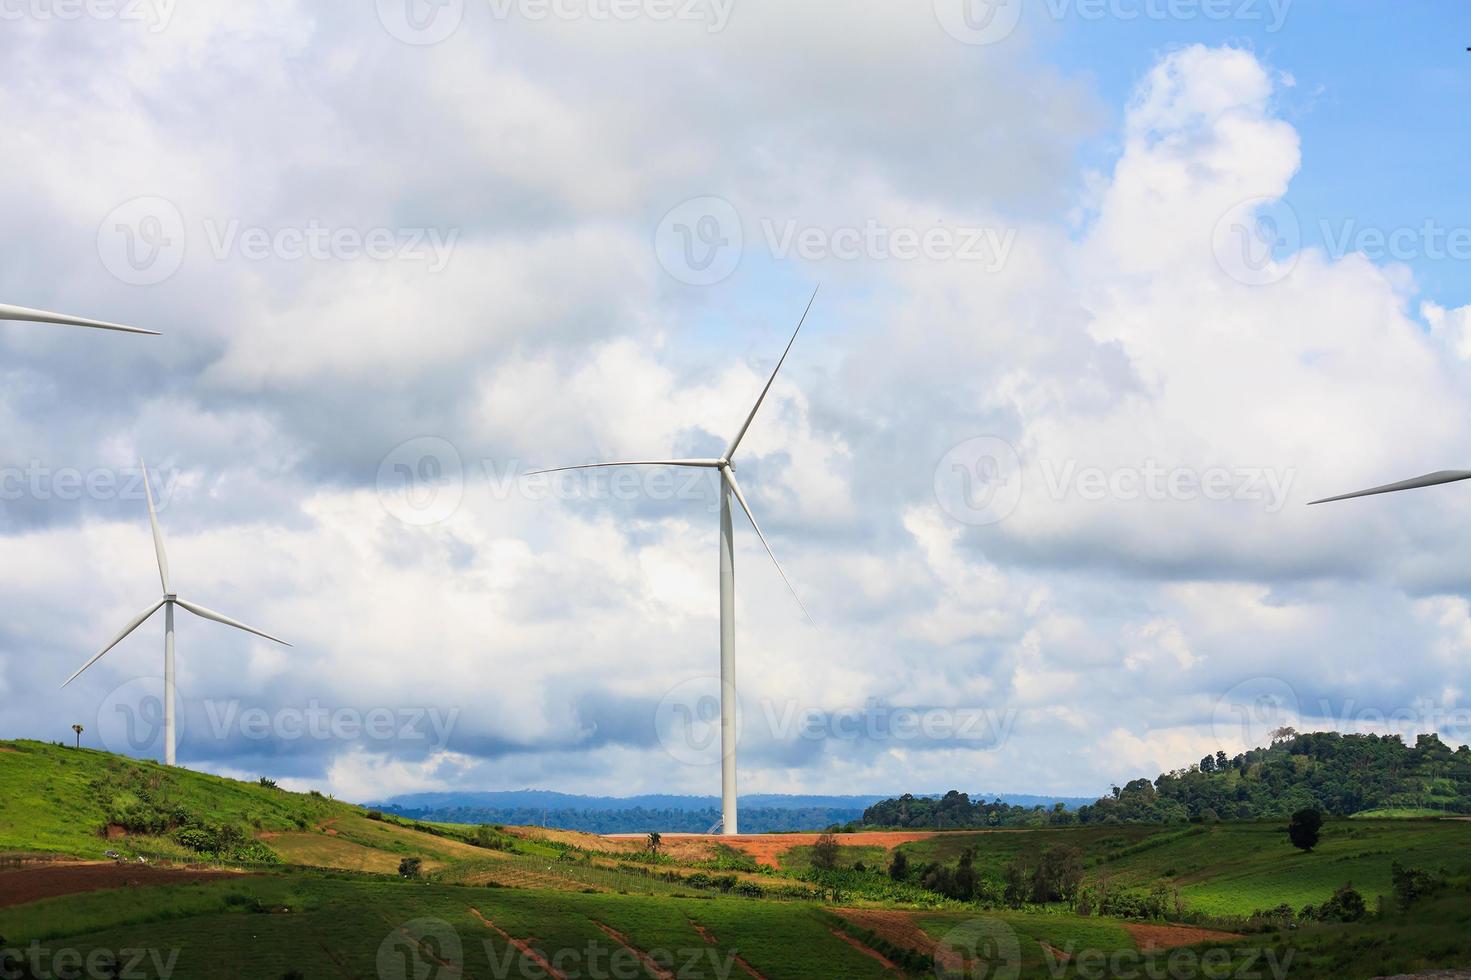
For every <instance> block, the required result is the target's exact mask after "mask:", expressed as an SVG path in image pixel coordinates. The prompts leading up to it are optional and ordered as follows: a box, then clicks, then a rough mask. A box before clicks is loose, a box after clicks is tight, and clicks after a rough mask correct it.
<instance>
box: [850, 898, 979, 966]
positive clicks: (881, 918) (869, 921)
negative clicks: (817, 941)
mask: <svg viewBox="0 0 1471 980" xmlns="http://www.w3.org/2000/svg"><path fill="white" fill-rule="evenodd" d="M833 911H835V912H837V914H838V915H840V916H842V917H843V918H844V919H846V920H847V921H849V922H851V923H853V924H854V925H855V926H858V927H859V928H862V929H872V930H873V931H874V932H875V933H877V934H878V935H880V936H882V937H883V938H884V939H886V940H887V941H889V942H891V943H893V944H894V945H895V946H902V947H904V948H905V949H913V950H917V951H918V952H920V953H923V954H924V955H926V956H929V957H932V958H933V959H934V961H935V964H936V966H938V967H940V968H942V969H944V970H946V971H949V972H954V973H964V972H965V970H966V962H965V959H964V957H962V956H961V955H960V954H959V953H957V952H956V951H955V950H953V949H951V948H949V947H948V946H943V945H941V944H940V943H938V942H936V941H935V939H934V938H933V937H932V936H931V935H930V934H929V933H927V932H925V931H924V930H923V929H921V928H920V927H919V926H918V925H916V924H915V921H914V916H913V914H911V913H909V912H900V911H898V910H896V909H834V910H833Z"/></svg>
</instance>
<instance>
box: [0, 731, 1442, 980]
mask: <svg viewBox="0 0 1471 980" xmlns="http://www.w3.org/2000/svg"><path fill="white" fill-rule="evenodd" d="M0 785H3V786H4V787H5V790H6V792H5V793H4V794H3V795H0V936H3V937H4V938H0V975H5V976H21V977H27V976H38V977H39V976H65V975H70V974H69V973H67V972H66V971H65V970H64V969H62V967H61V963H60V962H59V960H55V961H53V960H45V961H43V962H40V963H39V964H38V965H37V968H36V970H35V972H33V973H30V972H25V968H24V967H23V968H22V970H21V972H19V973H17V972H15V969H14V968H15V966H17V965H18V964H19V959H18V958H19V957H22V956H24V957H30V956H31V955H32V954H31V950H32V949H33V948H35V947H33V946H32V945H31V944H33V943H37V942H39V943H41V944H42V949H41V953H42V954H46V955H49V954H47V951H48V950H51V951H62V950H77V951H80V952H82V953H86V954H87V955H93V954H96V955H99V956H100V957H102V958H103V960H104V961H105V960H106V959H107V957H109V956H112V955H114V954H115V953H117V952H118V951H122V952H126V951H128V950H136V949H145V950H155V951H159V954H160V955H161V956H177V962H171V963H170V964H164V965H165V966H168V967H169V968H170V969H171V970H172V971H173V972H172V973H171V974H167V975H175V976H188V977H202V978H206V980H208V978H215V977H218V978H221V980H223V978H225V977H238V976H260V977H265V978H267V980H272V978H286V977H292V976H298V977H299V976H302V975H305V976H313V977H315V976H389V975H393V976H409V975H413V976H421V977H422V976H426V975H464V976H481V977H484V976H511V975H517V976H544V975H555V974H552V973H550V972H549V971H547V970H546V969H545V966H544V964H545V963H547V962H549V961H550V960H553V959H558V961H559V962H562V963H563V964H564V965H565V966H567V967H568V969H567V970H566V971H565V972H563V973H562V975H565V976H569V977H570V976H573V975H584V976H591V975H609V974H608V972H607V970H606V967H607V964H608V963H609V962H610V959H609V958H610V957H612V956H620V957H623V958H624V961H626V964H627V965H628V966H629V969H628V970H627V971H620V972H618V973H616V974H614V975H628V976H645V977H650V978H657V977H667V976H669V975H670V974H671V973H672V972H673V970H672V968H664V967H659V966H657V964H656V963H655V962H654V960H653V955H654V954H657V953H658V952H659V951H661V950H662V951H666V952H672V951H680V952H681V959H680V962H681V963H682V962H685V961H686V958H688V957H694V959H695V960H698V961H700V962H703V963H704V966H702V967H701V968H700V971H699V972H689V973H686V972H681V973H679V974H678V975H680V976H730V975H755V976H761V977H765V978H767V980H781V978H793V980H801V978H806V977H810V976H831V975H840V976H844V977H854V978H864V977H872V978H874V980H879V978H892V977H894V976H896V975H908V976H926V975H927V976H932V977H933V976H935V975H937V974H938V975H942V976H960V975H980V973H981V972H984V973H985V975H1010V976H1013V977H1017V978H1031V977H1038V978H1041V977H1081V976H1086V975H1092V974H1085V973H1083V972H1080V971H1078V970H1076V969H1073V968H1072V967H1069V966H1068V965H1067V964H1062V965H1059V963H1058V962H1057V961H1056V960H1055V957H1056V956H1057V955H1058V951H1060V950H1063V951H1070V952H1069V955H1075V954H1077V955H1084V956H1094V955H1101V954H1105V953H1106V954H1107V955H1108V956H1109V957H1115V956H1119V957H1123V958H1124V959H1123V960H1122V961H1120V962H1121V963H1122V964H1123V966H1124V967H1125V968H1126V969H1127V970H1128V971H1130V972H1129V973H1128V974H1120V975H1165V974H1164V973H1162V972H1160V971H1161V970H1163V969H1164V968H1165V967H1166V966H1167V965H1168V964H1170V963H1173V962H1174V960H1173V959H1171V958H1170V957H1171V956H1172V955H1173V954H1175V953H1179V952H1181V949H1180V948H1181V947H1191V946H1192V945H1193V944H1199V943H1206V944H1210V945H1212V946H1214V947H1215V948H1217V949H1219V950H1220V953H1219V955H1220V956H1224V957H1226V958H1227V960H1229V962H1231V963H1234V964H1237V965H1240V966H1242V967H1243V968H1245V967H1248V966H1249V965H1250V964H1251V963H1252V962H1254V961H1253V960H1252V957H1253V956H1254V955H1256V953H1257V951H1259V950H1260V948H1261V947H1262V946H1263V945H1268V946H1270V947H1272V948H1273V949H1274V950H1277V951H1278V952H1279V953H1281V954H1282V955H1286V954H1287V953H1291V954H1292V955H1293V956H1294V957H1296V963H1298V964H1300V965H1299V966H1294V969H1293V970H1292V971H1291V975H1292V976H1302V977H1334V978H1335V980H1337V978H1346V977H1348V978H1351V977H1356V976H1372V975H1377V974H1378V973H1380V972H1390V970H1391V968H1392V969H1393V970H1396V971H1401V970H1409V969H1420V968H1426V967H1432V966H1463V965H1465V962H1466V960H1467V958H1468V956H1471V948H1466V947H1464V939H1463V938H1462V935H1461V934H1462V933H1463V932H1464V928H1463V926H1464V908H1465V904H1464V903H1465V901H1466V896H1467V895H1468V891H1467V887H1468V886H1467V875H1468V874H1471V865H1467V863H1466V858H1465V856H1464V855H1466V854H1467V853H1468V846H1471V820H1464V819H1461V820H1386V819H1357V820H1343V819H1339V820H1330V821H1329V822H1328V824H1326V825H1325V827H1324V828H1323V835H1322V839H1321V841H1320V842H1319V844H1318V846H1317V847H1316V848H1315V849H1314V850H1313V851H1312V852H1311V853H1302V852H1299V851H1297V850H1296V849H1295V848H1293V847H1292V845H1291V843H1290V842H1289V841H1288V840H1287V839H1286V835H1285V834H1284V833H1283V829H1282V822H1281V821H1259V822H1246V821H1222V822H1220V823H1202V824H1198V825H1185V826H1178V825H1164V824H1158V823H1143V822H1140V823H1133V824H1105V823H1095V824H1093V825H1090V826H1076V825H1075V826H1043V827H1039V828H1027V829H1005V830H998V829H990V828H988V829H972V830H961V831H953V832H947V833H935V832H930V831H904V832H894V831H886V832H874V833H845V834H838V835H835V836H829V837H826V838H819V837H818V835H815V834H789V835H772V834H765V835H760V834H757V835H748V836H743V837H738V838H711V837H703V836H691V837H685V836H676V835H670V836H668V837H666V838H664V839H663V840H662V842H660V843H659V846H658V847H657V848H652V847H651V846H650V844H651V842H650V841H646V840H645V839H643V838H641V837H638V836H630V837H602V836H596V835H591V834H581V833H575V832H569V831H560V830H542V829H539V828H526V827H520V828H517V827H507V826H484V825H482V826H478V827H470V826H465V825H452V824H440V823H426V822H421V821H411V820H407V819H404V818H401V817H398V816H395V815H394V814H392V813H388V812H378V811H374V810H366V809H363V808H360V807H357V806H353V805H350V804H346V803H342V802H338V801H335V800H332V799H330V798H326V797H323V796H321V795H319V794H314V793H289V792H286V791H283V790H280V789H277V788H275V787H273V786H271V785H269V784H265V783H262V782H239V781H235V780H230V779H223V778H219V777H216V776H211V775H208V774H205V773H198V772H192V771H189V770H185V769H168V768H165V767H162V766H159V765H157V764H155V763H152V762H148V761H141V760H135V759H130V758H125V757H120V756H113V755H109V754H107V753H103V752H95V751H89V750H85V749H72V748H66V747H63V746H58V745H55V744H46V743H41V742H29V741H22V742H0ZM928 802H934V801H928ZM948 805H950V806H954V801H953V800H952V801H950V804H948ZM1003 805H1004V804H1003ZM1048 812H1050V811H1048ZM823 840H826V841H827V843H826V844H823V843H822V841H823ZM830 844H836V848H835V851H836V853H832V854H827V853H826V851H824V850H823V849H824V848H827V847H828V846H829V845H830ZM819 845H821V846H819ZM825 854H826V856H824V855H825ZM77 858H82V859H83V860H81V861H78V860H77ZM1059 859H1065V860H1059ZM901 866H902V867H901ZM1068 868H1071V869H1072V870H1071V872H1069V874H1071V875H1072V877H1071V878H1070V879H1068V880H1070V881H1071V884H1070V885H1069V886H1068V887H1067V888H1066V889H1065V891H1066V894H1065V895H1061V896H1059V895H1058V894H1053V893H1052V892H1051V891H1049V889H1052V888H1053V887H1054V886H1055V885H1058V884H1059V883H1060V882H1061V881H1062V880H1063V879H1062V878H1060V877H1055V874H1054V873H1055V872H1059V871H1065V870H1066V869H1068ZM1044 869H1051V870H1045V871H1044ZM1403 869H1411V870H1410V872H1409V875H1410V877H1411V878H1413V879H1414V881H1415V882H1416V884H1415V889H1416V891H1417V893H1422V894H1423V896H1424V899H1423V902H1421V903H1420V904H1417V905H1415V906H1414V907H1413V908H1411V907H1410V904H1409V903H1410V899H1408V898H1406V897H1405V896H1404V895H1403V894H1402V893H1403V892H1404V889H1403V887H1402V880H1404V879H1405V877H1406V872H1405V871H1404V870H1403ZM242 871H245V872H249V873H244V874H242V873H241V872H242ZM1018 884H1019V885H1020V890H1018ZM1350 884H1351V885H1352V887H1353V889H1354V890H1355V891H1354V894H1355V895H1357V896H1359V897H1360V898H1361V900H1362V905H1361V907H1360V911H1361V915H1360V917H1359V918H1357V919H1355V920H1352V921H1340V919H1341V918H1342V907H1341V906H1338V905H1334V904H1333V903H1334V901H1335V895H1337V894H1340V893H1341V892H1342V891H1343V890H1344V889H1345V888H1346V887H1347V886H1348V885H1350ZM1417 901H1420V900H1417ZM1330 907H1332V908H1333V909H1334V910H1335V911H1334V912H1333V913H1332V914H1331V915H1330V914H1328V912H1327V910H1328V909H1329V908H1330ZM977 923H980V924H982V925H984V926H985V927H986V928H987V929H992V930H1000V934H1001V935H1002V936H1011V937H1014V939H1015V942H1016V943H1017V956H1019V960H1017V961H1016V962H1015V966H1016V967H1017V969H1016V971H1015V972H1012V973H1009V974H1008V973H994V972H987V970H988V967H987V964H984V963H981V964H978V963H970V964H968V965H967V963H966V962H965V961H964V960H963V959H962V958H958V956H957V954H955V953H953V952H952V951H951V947H950V946H948V945H947V944H951V943H953V942H954V941H955V940H956V938H957V937H958V936H963V934H965V932H966V930H967V929H970V928H973V927H974V926H975V925H976V924H977ZM1160 944H1162V947H1161V945H1160ZM962 945H964V944H962ZM1194 948H1195V949H1196V950H1197V951H1199V950H1200V949H1202V948H1203V947H1200V946H1195V947H1194ZM591 957H596V959H592V958H591ZM7 958H8V962H7ZM43 959H44V957H43ZM1370 961H1372V962H1373V963H1374V964H1375V968H1374V969H1375V972H1373V973H1361V972H1359V971H1358V967H1359V966H1360V965H1361V964H1362V963H1365V962H1370ZM28 962H29V960H27V963H28ZM1110 962H1113V960H1112V959H1110ZM415 964H417V965H415ZM436 964H438V966H440V967H444V968H446V969H445V970H444V972H443V974H438V973H436V967H435V965H436ZM675 965H677V964H675ZM992 966H997V967H998V968H999V966H1000V965H999V964H992ZM390 967H391V968H392V970H391V971H390ZM386 971H388V972H386ZM392 971H396V972H392ZM977 971H979V972H977ZM1150 971H1153V972H1150ZM157 973H158V975H166V973H165V971H164V969H163V968H162V966H161V967H160V968H159V969H158V971H157ZM98 975H111V974H103V973H99V974H98ZM123 975H129V974H127V973H124V974H123ZM150 975H152V974H150ZM1171 975H1174V974H1171ZM1236 975H1242V976H1248V975H1254V974H1250V973H1241V974H1236Z"/></svg>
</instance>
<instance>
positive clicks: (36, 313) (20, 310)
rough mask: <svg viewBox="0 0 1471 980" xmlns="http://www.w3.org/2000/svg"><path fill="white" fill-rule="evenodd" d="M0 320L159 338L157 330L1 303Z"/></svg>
mask: <svg viewBox="0 0 1471 980" xmlns="http://www.w3.org/2000/svg"><path fill="white" fill-rule="evenodd" d="M0 320H28V321H30V322H32V323H59V324H62V325H64V326H69V327H92V328H94V329H96V330H120V331H122V332H123V333H141V334H148V335H149V336H150V337H157V336H158V331H157V330H144V329H143V328H142V327H125V326H123V325H122V324H121V323H108V322H107V321H106V320H88V319H86V318H85V317H80V316H67V315H66V314H64V313H47V312H45V311H44V310H28V309H26V308H25V307H24V306H7V305H5V304H4V303H0Z"/></svg>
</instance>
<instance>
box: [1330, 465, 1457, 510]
mask: <svg viewBox="0 0 1471 980" xmlns="http://www.w3.org/2000/svg"><path fill="white" fill-rule="evenodd" d="M1459 480H1471V470H1440V471H1439V472H1437V473H1427V474H1425V475H1424V476H1417V477H1415V478H1414V479H1410V480H1401V481H1400V482H1398V483H1386V484H1385V485H1384V486H1382V487H1374V488H1373V489H1370V490H1358V491H1356V492H1354V493H1345V494H1340V495H1339V496H1337V497H1325V498H1323V499H1322V500H1313V501H1309V503H1308V506H1309V507H1311V506H1312V505H1313V504H1331V503H1333V502H1334V501H1336V500H1351V499H1353V498H1354V497H1372V496H1373V495H1374V494H1376V493H1397V492H1399V491H1400V490H1418V489H1420V488H1421V487H1438V486H1440V485H1441V484H1442V483H1455V482H1457V481H1459Z"/></svg>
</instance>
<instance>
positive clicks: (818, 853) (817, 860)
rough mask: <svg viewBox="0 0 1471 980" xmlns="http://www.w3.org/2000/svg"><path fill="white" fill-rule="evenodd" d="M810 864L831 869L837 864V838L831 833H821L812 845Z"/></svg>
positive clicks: (825, 869)
mask: <svg viewBox="0 0 1471 980" xmlns="http://www.w3.org/2000/svg"><path fill="white" fill-rule="evenodd" d="M812 866H813V867H814V868H821V869H822V870H823V871H831V870H832V869H833V868H836V867H837V866H838V839H837V838H836V837H834V836H833V835H832V834H823V835H822V836H821V837H819V838H817V843H816V844H813V845H812Z"/></svg>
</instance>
